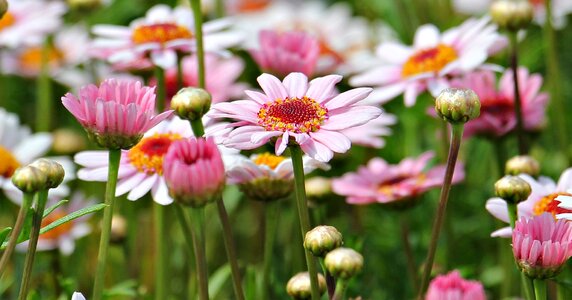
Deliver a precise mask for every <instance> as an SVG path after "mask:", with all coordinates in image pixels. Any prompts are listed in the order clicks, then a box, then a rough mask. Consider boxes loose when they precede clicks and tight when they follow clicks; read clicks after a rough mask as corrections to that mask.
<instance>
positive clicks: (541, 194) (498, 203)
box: [485, 168, 572, 238]
mask: <svg viewBox="0 0 572 300" xmlns="http://www.w3.org/2000/svg"><path fill="white" fill-rule="evenodd" d="M518 176H519V177H520V178H522V179H524V180H525V181H526V182H528V184H530V187H531V190H532V192H531V193H530V196H528V198H527V199H526V200H525V201H523V202H520V203H519V204H518V205H517V206H516V207H517V215H518V218H526V219H530V218H532V217H534V216H538V215H540V214H543V213H545V212H548V213H551V214H552V215H553V216H554V217H556V215H557V214H563V213H572V210H569V209H566V208H562V207H559V206H558V205H559V204H560V201H559V199H557V198H558V197H559V196H562V195H564V196H572V194H570V193H569V192H570V190H571V189H572V168H570V169H566V170H565V171H564V172H562V175H561V176H560V179H559V180H558V184H556V183H555V182H554V181H553V180H552V179H550V178H548V177H544V176H540V177H539V178H538V179H534V178H532V177H531V176H529V175H527V174H520V175H518ZM485 207H486V209H487V211H488V212H489V213H490V214H491V215H493V216H494V217H495V218H497V219H499V220H501V221H503V222H505V223H507V224H508V223H509V218H508V208H507V205H506V202H505V201H504V200H503V199H501V198H498V197H494V198H490V199H489V200H487V203H486V206H485ZM511 234H512V230H511V228H510V227H504V228H501V229H498V230H496V231H494V232H493V233H491V236H492V237H504V238H508V237H510V236H511Z"/></svg>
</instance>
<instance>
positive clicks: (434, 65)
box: [401, 44, 457, 76]
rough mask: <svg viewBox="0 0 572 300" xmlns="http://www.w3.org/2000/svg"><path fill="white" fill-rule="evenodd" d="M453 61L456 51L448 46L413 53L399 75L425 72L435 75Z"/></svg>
mask: <svg viewBox="0 0 572 300" xmlns="http://www.w3.org/2000/svg"><path fill="white" fill-rule="evenodd" d="M455 59H457V51H455V49H453V48H452V47H450V46H447V45H443V44H440V45H438V46H437V47H434V48H429V49H423V50H419V51H417V52H416V53H414V54H413V55H412V56H411V57H409V59H408V60H407V61H406V62H405V64H404V65H403V70H402V71H401V74H402V75H403V76H412V75H417V74H421V73H427V72H434V73H437V72H439V71H440V70H441V69H443V68H444V67H445V66H446V65H448V64H449V63H450V62H452V61H454V60H455Z"/></svg>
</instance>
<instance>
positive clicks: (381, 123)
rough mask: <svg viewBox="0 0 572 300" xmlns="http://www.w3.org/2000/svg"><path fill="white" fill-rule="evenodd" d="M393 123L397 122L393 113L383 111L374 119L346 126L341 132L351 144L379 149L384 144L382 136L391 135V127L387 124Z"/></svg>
mask: <svg viewBox="0 0 572 300" xmlns="http://www.w3.org/2000/svg"><path fill="white" fill-rule="evenodd" d="M395 123H397V117H396V116H395V115H392V114H388V113H383V114H382V115H380V116H379V117H377V118H376V119H373V120H371V121H369V122H367V123H365V124H363V125H360V126H357V127H352V128H348V129H346V130H344V131H343V133H344V134H345V135H346V136H347V137H348V138H349V139H350V141H352V144H356V145H360V146H365V147H371V148H377V149H380V148H383V147H384V146H385V140H384V139H383V138H382V137H383V136H388V135H391V129H390V128H389V127H388V126H389V125H395Z"/></svg>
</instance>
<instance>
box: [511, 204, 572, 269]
mask: <svg viewBox="0 0 572 300" xmlns="http://www.w3.org/2000/svg"><path fill="white" fill-rule="evenodd" d="M512 252H513V254H514V259H515V260H516V264H517V265H518V267H519V268H520V270H521V271H522V272H523V273H525V274H526V275H527V276H528V277H531V278H539V279H546V278H551V277H554V276H556V275H558V273H560V271H562V268H563V267H564V264H565V263H566V261H567V260H568V259H569V258H570V256H572V224H571V223H570V222H568V221H565V220H554V218H553V216H552V215H550V214H549V213H544V214H542V215H539V216H535V217H533V218H531V219H527V218H521V219H520V220H519V221H517V222H516V224H515V227H514V232H513V233H512Z"/></svg>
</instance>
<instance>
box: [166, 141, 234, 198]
mask: <svg viewBox="0 0 572 300" xmlns="http://www.w3.org/2000/svg"><path fill="white" fill-rule="evenodd" d="M163 170H164V175H163V176H164V177H165V182H166V183H167V187H168V188H169V195H171V197H172V198H173V199H175V201H177V202H179V203H182V204H186V205H190V206H193V207H201V206H204V205H205V204H207V203H209V202H212V201H215V200H217V199H218V198H219V197H220V194H221V193H222V190H223V189H224V186H225V172H224V164H223V161H222V157H221V154H220V152H219V151H218V148H217V146H216V144H215V143H214V141H213V140H212V138H207V139H204V138H198V139H197V138H190V139H185V140H180V141H176V142H174V143H173V145H172V146H171V147H170V148H169V151H168V152H167V154H166V155H165V159H164V161H163Z"/></svg>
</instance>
